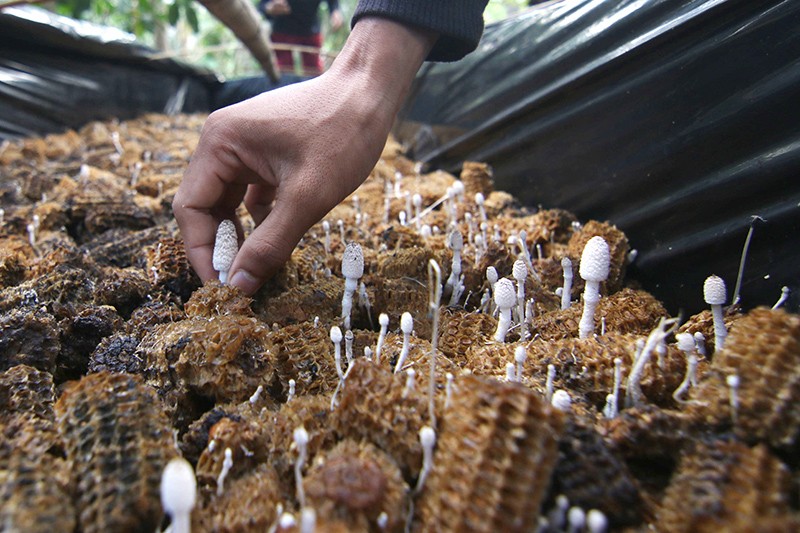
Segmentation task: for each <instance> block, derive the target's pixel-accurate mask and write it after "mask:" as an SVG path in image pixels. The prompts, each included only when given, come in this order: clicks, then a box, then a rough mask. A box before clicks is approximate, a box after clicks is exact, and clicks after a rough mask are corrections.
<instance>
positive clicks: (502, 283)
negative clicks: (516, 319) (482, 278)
mask: <svg viewBox="0 0 800 533" xmlns="http://www.w3.org/2000/svg"><path fill="white" fill-rule="evenodd" d="M494 303H495V305H496V306H497V308H498V309H499V310H500V316H499V318H498V320H497V330H495V333H494V340H495V341H497V342H505V340H506V334H507V333H508V329H509V328H510V327H511V310H512V309H513V308H514V306H515V305H516V303H517V292H516V290H515V289H514V283H513V282H512V281H511V280H510V279H507V278H503V279H501V280H498V281H497V283H495V284H494Z"/></svg>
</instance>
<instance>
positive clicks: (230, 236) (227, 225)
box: [211, 220, 239, 272]
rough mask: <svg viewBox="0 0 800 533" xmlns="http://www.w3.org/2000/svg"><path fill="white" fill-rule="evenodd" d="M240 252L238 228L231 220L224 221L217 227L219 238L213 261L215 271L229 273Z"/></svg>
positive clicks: (216, 242) (215, 246)
mask: <svg viewBox="0 0 800 533" xmlns="http://www.w3.org/2000/svg"><path fill="white" fill-rule="evenodd" d="M238 251H239V239H238V237H237V236H236V226H235V225H234V224H233V222H232V221H230V220H223V221H222V222H220V223H219V226H217V238H216V240H214V255H213V257H212V260H211V264H212V266H213V267H214V270H216V271H217V272H228V271H229V270H230V269H231V265H232V264H233V260H234V259H235V258H236V253H237V252H238Z"/></svg>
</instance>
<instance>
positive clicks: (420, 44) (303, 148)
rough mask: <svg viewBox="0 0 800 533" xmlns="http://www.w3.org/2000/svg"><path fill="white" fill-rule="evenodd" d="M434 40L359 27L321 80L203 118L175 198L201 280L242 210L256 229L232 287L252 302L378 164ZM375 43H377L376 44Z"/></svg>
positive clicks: (365, 24) (381, 22)
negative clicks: (224, 226) (226, 224)
mask: <svg viewBox="0 0 800 533" xmlns="http://www.w3.org/2000/svg"><path fill="white" fill-rule="evenodd" d="M435 38H436V36H435V35H433V34H430V33H429V32H422V31H420V30H412V29H409V28H406V27H404V26H401V25H399V24H397V23H394V22H391V21H388V20H385V19H377V18H375V19H371V18H367V19H363V20H361V21H360V22H359V23H358V24H357V25H356V27H355V28H354V29H353V32H352V33H351V34H350V37H349V38H348V41H347V44H346V46H345V48H344V50H343V51H342V53H341V54H340V55H339V57H338V58H337V60H336V61H335V62H334V64H333V66H332V67H331V69H330V70H328V71H327V72H326V73H325V74H323V75H321V76H319V77H317V78H314V79H312V80H309V81H307V82H304V83H301V84H297V85H292V86H288V87H284V88H281V89H278V90H274V91H270V92H267V93H264V94H262V95H259V96H257V97H255V98H252V99H250V100H247V101H245V102H241V103H239V104H236V105H233V106H230V107H227V108H224V109H221V110H219V111H216V112H215V113H213V114H212V115H211V116H209V118H208V120H207V122H206V124H205V126H204V127H203V132H202V134H201V137H200V141H199V143H198V146H197V149H196V150H195V153H194V155H193V156H192V160H191V162H190V163H189V166H188V168H187V170H186V173H185V175H184V179H183V181H182V182H181V185H180V187H179V189H178V192H177V193H176V195H175V199H174V201H173V210H174V213H175V218H176V219H177V221H178V225H179V226H180V228H181V232H182V234H183V238H184V243H185V246H186V253H187V256H188V258H189V261H190V262H191V264H192V266H193V267H194V269H195V271H196V272H197V273H198V275H199V276H200V278H201V279H202V280H203V281H206V280H208V279H210V278H213V277H216V273H215V271H214V269H213V267H212V265H211V257H212V253H213V248H214V236H215V233H216V228H217V226H218V224H219V222H220V221H222V220H224V219H231V220H233V221H234V222H235V223H236V225H237V231H238V233H239V235H240V236H241V235H242V234H243V232H242V226H241V223H240V222H239V221H238V219H237V217H236V209H237V207H238V206H239V204H241V202H242V201H244V204H245V206H246V208H247V210H248V211H249V213H250V214H251V216H252V217H253V220H254V221H255V223H256V228H255V230H254V231H253V233H252V234H251V235H250V236H249V237H248V238H247V239H246V240H244V242H243V243H242V246H241V249H240V250H239V253H238V254H237V256H236V259H235V261H234V263H233V265H232V266H231V270H230V282H231V284H232V285H234V286H237V287H239V288H240V289H242V290H243V291H244V292H246V293H248V294H253V293H254V292H255V291H256V290H258V288H259V287H260V286H261V285H263V283H264V282H265V281H266V280H267V279H268V278H269V277H271V276H272V275H273V274H274V273H275V272H276V271H277V270H278V269H279V268H280V267H281V265H283V263H284V262H286V260H288V259H289V257H290V255H291V253H292V250H293V249H294V247H295V246H296V245H297V243H298V242H299V240H300V239H301V238H302V236H303V234H304V233H305V232H306V231H307V230H308V229H309V228H310V227H311V226H312V225H313V224H315V223H316V222H317V221H319V220H320V219H321V218H322V217H323V216H325V214H326V213H327V212H328V211H330V209H332V208H333V207H334V206H336V205H337V204H338V203H339V202H341V201H342V200H343V199H344V198H346V197H347V195H348V194H350V193H351V192H352V191H354V190H355V189H356V188H357V187H358V186H359V185H360V184H361V183H362V182H363V181H364V179H366V177H367V176H368V175H369V172H370V170H371V169H372V168H373V166H374V164H375V162H376V161H377V160H378V157H380V153H381V150H382V148H383V145H384V143H385V140H386V136H387V134H388V132H389V129H390V128H391V125H392V121H393V120H394V117H395V115H396V113H397V111H398V110H399V107H400V105H401V103H402V100H403V99H404V97H405V94H406V93H407V92H408V88H409V86H410V83H411V80H412V79H413V77H414V74H415V73H416V71H417V70H418V69H419V66H420V65H421V63H422V60H423V59H424V57H425V56H426V55H427V52H428V50H430V48H431V47H432V46H433V43H434V42H435ZM376 43H377V44H376Z"/></svg>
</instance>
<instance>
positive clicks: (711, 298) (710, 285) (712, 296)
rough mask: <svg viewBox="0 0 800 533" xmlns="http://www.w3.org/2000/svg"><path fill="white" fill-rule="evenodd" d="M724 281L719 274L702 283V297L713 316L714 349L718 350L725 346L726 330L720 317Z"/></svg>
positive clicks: (723, 298)
mask: <svg viewBox="0 0 800 533" xmlns="http://www.w3.org/2000/svg"><path fill="white" fill-rule="evenodd" d="M727 297H728V296H727V294H726V289H725V281H723V279H722V278H721V277H719V276H709V277H707V278H706V281H705V283H703V298H704V299H705V301H706V303H707V304H709V305H710V306H711V314H712V315H713V317H714V351H715V352H718V351H720V350H721V349H722V348H723V347H724V346H725V337H727V336H728V330H727V328H725V321H724V320H723V318H722V304H724V303H725V300H726V299H727Z"/></svg>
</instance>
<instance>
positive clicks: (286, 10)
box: [264, 0, 292, 17]
mask: <svg viewBox="0 0 800 533" xmlns="http://www.w3.org/2000/svg"><path fill="white" fill-rule="evenodd" d="M264 12H265V13H266V14H267V15H269V16H271V17H280V16H285V15H291V14H292V7H291V6H290V5H289V3H288V2H287V1H286V0H272V1H271V2H267V3H266V4H265V5H264Z"/></svg>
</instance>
